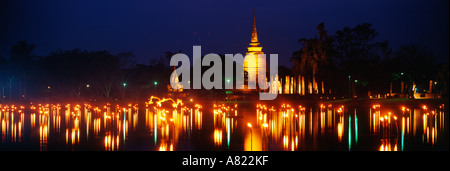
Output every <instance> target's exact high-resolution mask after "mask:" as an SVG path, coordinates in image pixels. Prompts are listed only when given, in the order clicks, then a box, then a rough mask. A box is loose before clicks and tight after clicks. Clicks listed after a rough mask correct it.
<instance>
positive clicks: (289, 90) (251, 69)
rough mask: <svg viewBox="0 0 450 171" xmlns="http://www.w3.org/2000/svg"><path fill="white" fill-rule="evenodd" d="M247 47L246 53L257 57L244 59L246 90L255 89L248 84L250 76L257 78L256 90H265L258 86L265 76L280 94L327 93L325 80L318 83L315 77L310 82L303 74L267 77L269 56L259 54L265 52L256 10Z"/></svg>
mask: <svg viewBox="0 0 450 171" xmlns="http://www.w3.org/2000/svg"><path fill="white" fill-rule="evenodd" d="M247 49H248V51H247V53H246V54H247V55H254V56H255V57H250V58H246V59H245V61H244V71H245V72H247V75H246V76H244V79H245V80H246V82H247V84H244V88H243V90H244V91H246V92H249V91H255V90H252V89H249V88H248V85H249V84H250V83H251V80H250V79H249V78H255V79H254V81H255V84H254V85H256V91H265V90H260V89H259V86H258V78H261V77H263V78H265V80H266V82H267V81H270V83H269V85H268V86H272V91H274V92H272V93H277V92H276V91H278V94H300V95H306V94H324V93H325V87H324V84H323V82H321V84H318V83H317V82H316V81H315V79H313V80H312V81H311V82H310V81H308V80H305V77H304V76H302V75H298V76H285V78H281V77H279V76H278V74H277V75H276V76H275V77H274V78H267V77H266V72H267V71H268V70H267V69H268V68H267V64H266V59H267V58H268V57H269V56H266V59H265V58H264V56H258V55H259V54H264V53H263V52H262V47H261V46H260V42H259V40H258V34H257V31H256V19H255V12H253V25H252V36H251V41H250V46H249V47H248V48H247ZM264 67H265V68H266V72H264V73H259V72H258V71H259V70H261V69H262V68H264ZM319 86H320V87H319ZM266 90H267V89H266Z"/></svg>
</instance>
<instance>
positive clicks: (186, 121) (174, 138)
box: [135, 97, 203, 151]
mask: <svg viewBox="0 0 450 171" xmlns="http://www.w3.org/2000/svg"><path fill="white" fill-rule="evenodd" d="M153 99H155V102H153V101H152V100H153ZM135 118H136V123H137V116H136V117H135ZM202 118H203V113H202V106H201V105H199V104H195V105H192V106H191V107H189V106H184V105H183V103H182V101H181V100H178V99H177V100H176V101H175V100H173V99H165V98H163V99H160V98H156V97H152V98H151V99H150V102H149V103H146V108H145V126H146V129H147V130H149V132H150V134H151V135H152V136H153V139H154V144H155V147H157V149H155V150H159V151H173V150H175V149H176V146H177V143H178V142H179V141H180V139H183V140H184V139H187V140H190V139H191V135H192V134H193V132H194V131H196V130H201V129H202V122H203V119H202Z"/></svg>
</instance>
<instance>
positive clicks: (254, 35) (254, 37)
mask: <svg viewBox="0 0 450 171" xmlns="http://www.w3.org/2000/svg"><path fill="white" fill-rule="evenodd" d="M250 45H252V46H258V45H259V41H258V34H257V33H256V20H255V10H254V9H253V28H252V39H251V43H250Z"/></svg>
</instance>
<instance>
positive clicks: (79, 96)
mask: <svg viewBox="0 0 450 171" xmlns="http://www.w3.org/2000/svg"><path fill="white" fill-rule="evenodd" d="M378 34H379V33H378V32H377V31H376V30H375V29H374V28H373V26H372V25H371V24H369V23H363V24H358V25H356V26H355V27H345V28H343V29H342V30H338V31H336V32H335V33H333V34H329V33H328V32H327V31H326V29H325V24H324V23H320V24H319V25H318V26H317V34H316V35H315V36H314V37H312V38H301V39H299V41H298V43H299V44H300V46H299V50H298V51H295V52H293V54H292V57H291V58H290V60H291V62H292V63H293V67H292V68H287V67H285V66H280V67H279V75H280V78H283V77H284V76H286V75H291V76H298V75H302V76H304V77H305V78H306V79H307V80H309V81H312V80H313V79H316V81H323V82H325V83H326V87H327V88H326V89H327V90H328V89H331V90H332V92H333V95H335V96H345V97H352V96H358V97H367V96H368V92H369V91H370V92H371V93H372V94H383V93H388V92H389V91H391V89H394V90H396V91H397V90H399V89H400V88H399V86H401V82H403V85H404V87H405V93H411V92H412V88H413V85H415V87H414V88H416V89H417V91H418V92H428V91H429V90H428V87H429V84H430V80H432V82H433V87H434V90H435V92H434V93H440V94H441V95H442V96H445V97H447V96H448V91H447V89H446V87H447V84H448V78H449V77H448V73H449V72H448V63H445V64H439V63H437V60H436V59H437V57H436V56H435V55H434V54H433V53H432V51H431V50H430V49H428V48H427V47H425V46H422V45H416V44H409V45H403V46H401V47H400V48H399V49H397V50H393V49H392V48H391V47H390V45H389V41H387V40H385V41H378V40H377V36H378ZM35 48H36V45H34V44H31V43H28V42H27V41H18V42H16V43H15V44H14V45H12V46H11V50H10V56H9V58H8V59H6V58H4V57H1V56H0V102H3V101H28V100H90V101H97V100H98V101H105V100H119V101H120V100H124V101H125V100H136V101H138V100H145V99H147V98H148V97H149V95H150V94H165V93H167V92H168V87H167V85H169V78H170V74H171V73H172V71H173V69H174V68H173V67H170V66H169V65H168V64H169V60H170V57H172V55H174V54H175V53H174V52H166V53H165V54H164V55H163V56H161V57H159V58H155V59H152V60H151V61H150V62H149V64H148V65H146V64H137V63H136V60H135V55H134V54H133V53H132V52H124V53H118V54H111V53H110V52H108V51H87V50H80V49H73V50H65V51H63V50H55V51H53V52H51V53H50V54H49V55H46V56H35V55H33V50H34V49H35ZM180 52H181V51H180ZM221 57H222V58H224V55H221ZM208 68H209V67H202V72H203V71H205V70H207V69H208ZM223 73H224V72H223ZM222 78H223V79H232V80H233V81H234V78H225V77H222ZM222 82H223V83H224V84H225V82H226V81H225V80H223V81H222ZM392 87H393V88H392ZM189 92H191V93H192V94H197V95H201V96H204V97H218V96H219V97H220V96H223V95H225V93H226V90H214V91H204V90H191V91H189Z"/></svg>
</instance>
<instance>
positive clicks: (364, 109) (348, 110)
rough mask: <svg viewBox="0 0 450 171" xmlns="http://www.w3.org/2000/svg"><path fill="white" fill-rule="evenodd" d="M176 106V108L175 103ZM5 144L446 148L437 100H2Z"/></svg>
mask: <svg viewBox="0 0 450 171" xmlns="http://www.w3.org/2000/svg"><path fill="white" fill-rule="evenodd" d="M175 107H176V108H175ZM0 108H1V110H0V125H1V135H0V137H1V142H0V150H27V151H29V150H41V151H47V150H48V151H50V150H58V151H60V150H63V151H79V150H82V151H85V150H88V151H196V150H201V151H224V150H231V151H267V150H268V151H336V150H337V151H358V150H363V151H416V150H448V147H449V143H448V135H449V132H448V130H449V129H448V110H447V109H446V108H447V106H444V104H437V105H426V104H423V105H414V106H413V105H408V104H405V105H379V104H376V103H370V104H366V105H359V106H345V105H341V104H335V103H333V104H328V103H323V104H320V103H318V104H309V105H302V104H296V103H294V102H293V103H289V104H288V103H286V104H257V103H239V104H234V103H222V104H220V103H213V102H204V103H199V104H196V103H194V102H185V103H184V104H181V103H177V102H175V101H173V104H172V101H170V103H169V104H167V103H165V102H163V103H159V104H158V103H153V104H145V105H137V104H128V105H122V106H121V105H117V104H103V105H97V106H95V105H91V104H28V105H23V106H21V105H12V104H1V105H0Z"/></svg>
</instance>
